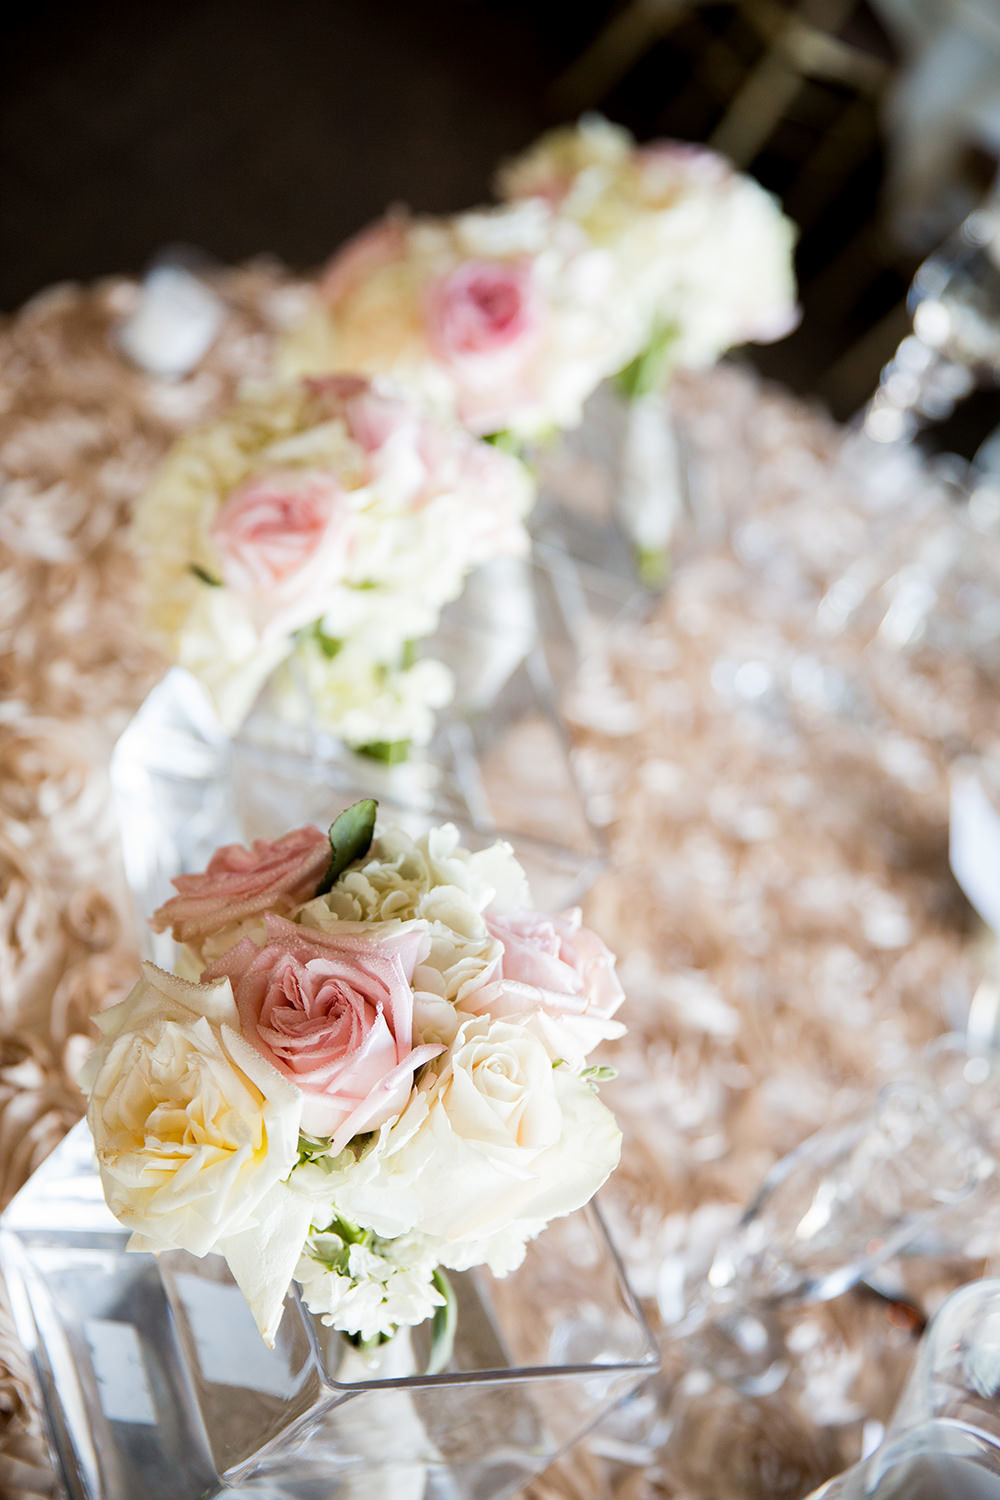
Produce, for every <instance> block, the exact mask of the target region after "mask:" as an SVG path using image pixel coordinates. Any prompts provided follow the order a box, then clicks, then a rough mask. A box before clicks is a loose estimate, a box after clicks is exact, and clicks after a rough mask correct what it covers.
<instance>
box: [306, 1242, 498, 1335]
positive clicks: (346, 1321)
mask: <svg viewBox="0 0 1000 1500" xmlns="http://www.w3.org/2000/svg"><path fill="white" fill-rule="evenodd" d="M342 1228H344V1229H345V1233H347V1232H348V1231H347V1230H346V1226H342ZM438 1263H439V1257H438V1246H437V1244H436V1243H435V1241H433V1240H431V1239H429V1238H428V1237H427V1236H426V1235H421V1234H405V1235H400V1236H399V1237H398V1238H396V1239H390V1240H384V1239H380V1238H379V1237H378V1236H377V1235H374V1234H370V1233H369V1234H364V1235H363V1236H362V1239H361V1242H360V1243H351V1242H350V1241H349V1240H348V1239H347V1238H344V1237H342V1235H341V1234H338V1233H337V1232H336V1230H335V1229H330V1230H323V1231H315V1230H314V1231H313V1232H312V1233H311V1234H310V1236H309V1238H308V1239H307V1241H306V1243H305V1246H304V1247H303V1251H302V1256H301V1258H300V1260H299V1263H298V1266H297V1267H296V1271H295V1280H296V1281H297V1282H298V1283H299V1285H300V1286H301V1288H302V1295H303V1297H304V1299H305V1302H306V1306H307V1307H308V1308H309V1310H310V1311H311V1312H314V1313H316V1314H317V1315H318V1316H319V1317H320V1318H321V1319H322V1321H323V1322H324V1323H325V1324H326V1326H327V1327H328V1328H337V1329H340V1330H341V1331H342V1332H343V1333H349V1334H356V1335H358V1336H359V1337H360V1338H361V1339H363V1340H369V1339H374V1338H377V1337H378V1336H379V1335H380V1334H381V1335H384V1336H386V1337H388V1336H389V1335H391V1334H392V1333H393V1332H394V1331H395V1329H396V1328H404V1327H415V1326H416V1325H417V1324H418V1323H422V1322H424V1320H425V1319H426V1318H429V1317H430V1316H431V1315H432V1314H433V1312H434V1310H435V1308H438V1307H442V1306H443V1305H444V1301H445V1299H444V1297H443V1296H442V1294H441V1292H440V1291H439V1290H438V1288H437V1287H436V1286H435V1285H434V1282H433V1280H432V1277H433V1274H434V1271H435V1269H436V1268H437V1265H438ZM470 1264H471V1262H470Z"/></svg>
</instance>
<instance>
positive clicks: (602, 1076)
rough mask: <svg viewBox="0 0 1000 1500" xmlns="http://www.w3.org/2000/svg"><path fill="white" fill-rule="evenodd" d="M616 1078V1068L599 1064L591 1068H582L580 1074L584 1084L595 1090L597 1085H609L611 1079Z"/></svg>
mask: <svg viewBox="0 0 1000 1500" xmlns="http://www.w3.org/2000/svg"><path fill="white" fill-rule="evenodd" d="M617 1077H618V1069H617V1068H609V1067H606V1066H602V1065H601V1064H600V1063H596V1064H595V1065H594V1067H592V1068H584V1069H583V1071H582V1072H581V1074H580V1078H581V1079H582V1081H583V1082H584V1083H589V1084H591V1085H592V1086H593V1087H595V1088H596V1086H597V1085H598V1084H599V1083H610V1081H611V1079H612V1078H617Z"/></svg>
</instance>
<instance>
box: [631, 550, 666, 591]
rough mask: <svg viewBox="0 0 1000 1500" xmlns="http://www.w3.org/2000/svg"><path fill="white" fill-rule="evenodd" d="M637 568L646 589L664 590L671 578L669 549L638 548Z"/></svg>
mask: <svg viewBox="0 0 1000 1500" xmlns="http://www.w3.org/2000/svg"><path fill="white" fill-rule="evenodd" d="M635 568H636V572H637V573H638V575H639V582H640V583H641V584H642V586H643V588H645V589H653V590H658V589H662V588H663V587H664V586H665V584H666V582H667V579H668V578H669V577H670V549H669V547H636V549H635Z"/></svg>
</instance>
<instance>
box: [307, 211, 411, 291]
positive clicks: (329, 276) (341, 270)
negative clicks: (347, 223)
mask: <svg viewBox="0 0 1000 1500" xmlns="http://www.w3.org/2000/svg"><path fill="white" fill-rule="evenodd" d="M406 237H407V229H406V220H405V218H404V217H403V216H402V215H399V214H397V215H395V216H390V217H389V218H386V219H379V220H378V221H377V222H376V223H375V224H369V225H368V227H367V228H366V229H362V230H361V232H360V233H359V234H356V235H355V236H354V238H353V239H350V240H348V241H347V244H346V245H345V246H344V247H343V249H342V250H339V251H338V252H337V254H336V255H335V256H334V257H333V259H332V260H331V261H330V263H329V265H328V266H327V268H326V270H325V271H324V273H323V279H322V281H321V282H320V286H319V291H320V296H321V297H322V298H323V301H324V302H325V303H326V304H327V306H328V307H330V308H331V309H336V308H337V307H339V305H340V304H341V303H342V302H344V301H346V300H347V298H348V297H350V296H352V295H353V294H354V292H355V291H356V290H357V288H358V287H359V286H360V285H361V283H362V282H364V281H366V280H367V279H368V277H369V276H371V274H372V273H373V272H374V271H377V270H379V269H380V268H381V267H382V266H386V265H389V264H391V262H392V261H394V260H399V259H400V257H401V256H402V255H403V254H404V253H405V250H406Z"/></svg>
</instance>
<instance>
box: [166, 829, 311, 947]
mask: <svg viewBox="0 0 1000 1500" xmlns="http://www.w3.org/2000/svg"><path fill="white" fill-rule="evenodd" d="M329 863H330V841H329V839H328V838H327V836H326V834H324V833H321V832H320V830H319V829H318V828H314V827H312V826H311V825H309V824H307V825H306V826H305V827H304V828H296V829H294V830H293V831H292V832H291V833H286V834H284V835H283V836H282V837H281V838H280V839H275V840H273V841H271V840H268V839H256V840H255V841H254V843H253V845H252V846H251V848H249V849H245V848H244V847H243V845H242V844H226V845H225V846H224V847H223V848H222V849H217V850H216V852H215V853H214V854H213V855H212V858H211V859H210V860H209V862H208V868H207V869H206V870H204V871H203V872H202V873H201V874H198V875H178V876H176V877H175V879H174V881H173V884H174V886H175V888H176V890H177V895H176V896H174V897H172V898H171V899H170V900H169V901H166V902H164V904H163V905H162V906H161V907H159V908H158V909H157V910H156V911H155V912H154V913H153V916H152V918H151V922H150V925H151V926H152V928H153V930H154V932H165V931H166V930H167V929H168V928H169V929H170V931H171V932H172V933H173V936H174V938H175V939H176V941H177V942H179V943H188V944H190V945H192V946H197V945H198V944H200V943H201V942H203V941H204V939H205V938H207V937H209V936H210V935H211V934H212V933H216V932H219V931H221V930H222V929H223V928H224V927H229V926H232V925H234V924H235V923H237V922H245V921H247V920H248V919H249V918H250V917H254V916H259V915H260V914H261V913H262V912H265V911H276V912H279V913H280V912H288V911H291V910H292V909H293V907H296V906H300V905H301V904H302V903H303V902H304V901H309V900H311V899H312V897H313V896H315V894H316V888H317V886H318V885H319V883H320V880H321V878H322V876H323V874H324V873H325V871H326V868H327V866H328V865H329Z"/></svg>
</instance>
